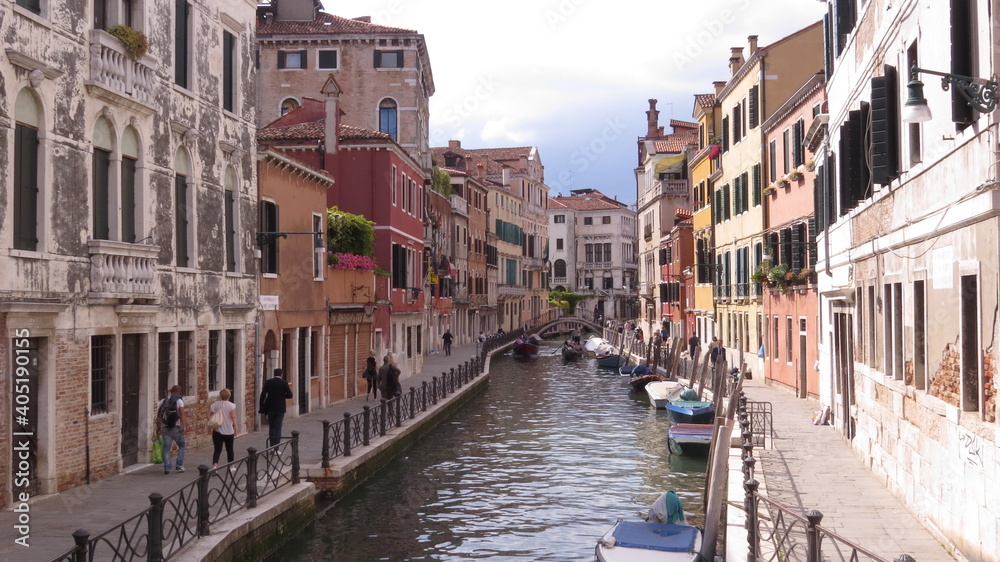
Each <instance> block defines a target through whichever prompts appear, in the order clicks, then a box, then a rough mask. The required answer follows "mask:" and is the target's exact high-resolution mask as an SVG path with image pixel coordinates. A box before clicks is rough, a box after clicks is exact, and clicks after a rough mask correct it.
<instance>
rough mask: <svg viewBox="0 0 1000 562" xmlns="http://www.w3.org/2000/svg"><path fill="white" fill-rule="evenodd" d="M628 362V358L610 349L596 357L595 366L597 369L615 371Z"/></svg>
mask: <svg viewBox="0 0 1000 562" xmlns="http://www.w3.org/2000/svg"><path fill="white" fill-rule="evenodd" d="M627 362H628V358H626V357H625V356H624V355H622V354H621V353H619V352H618V350H617V349H614V348H612V349H611V350H610V352H609V353H607V354H600V355H598V356H597V365H598V366H599V367H607V368H609V369H617V368H618V367H621V366H622V365H624V364H625V363H627Z"/></svg>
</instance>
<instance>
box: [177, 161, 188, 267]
mask: <svg viewBox="0 0 1000 562" xmlns="http://www.w3.org/2000/svg"><path fill="white" fill-rule="evenodd" d="M188 207H189V205H188V186H187V178H185V177H184V176H182V175H180V174H177V176H175V177H174V230H175V231H176V234H177V236H176V239H177V248H176V253H175V257H176V260H177V261H176V264H177V267H188V265H189V264H190V258H191V256H190V253H189V251H188V249H189V247H188V212H189V209H188Z"/></svg>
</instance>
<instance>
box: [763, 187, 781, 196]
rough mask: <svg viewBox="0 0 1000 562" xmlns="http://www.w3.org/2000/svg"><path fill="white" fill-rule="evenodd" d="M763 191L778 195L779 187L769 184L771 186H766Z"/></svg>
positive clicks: (767, 193) (765, 193) (766, 193)
mask: <svg viewBox="0 0 1000 562" xmlns="http://www.w3.org/2000/svg"><path fill="white" fill-rule="evenodd" d="M761 193H763V194H764V195H774V196H777V195H778V188H777V187H775V186H774V185H769V186H767V187H765V188H764V190H763V191H761Z"/></svg>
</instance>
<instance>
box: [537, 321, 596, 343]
mask: <svg viewBox="0 0 1000 562" xmlns="http://www.w3.org/2000/svg"><path fill="white" fill-rule="evenodd" d="M577 328H579V329H580V331H581V332H587V331H588V330H589V331H590V332H593V333H595V334H597V335H600V334H601V326H600V325H598V324H596V323H594V322H591V321H590V320H587V319H585V318H580V317H578V316H564V317H562V318H557V319H555V320H550V321H548V322H543V323H542V324H539V325H538V326H535V327H534V328H532V330H531V331H532V332H534V333H536V334H538V335H540V336H542V337H543V338H547V337H550V336H554V335H557V334H570V333H572V332H573V330H575V329H577ZM584 339H586V338H584Z"/></svg>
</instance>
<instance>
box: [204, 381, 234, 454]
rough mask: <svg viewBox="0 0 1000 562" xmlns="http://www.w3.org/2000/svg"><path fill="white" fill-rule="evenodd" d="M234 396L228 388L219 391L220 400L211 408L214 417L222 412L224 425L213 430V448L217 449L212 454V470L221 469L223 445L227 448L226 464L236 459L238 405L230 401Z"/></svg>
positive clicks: (213, 403)
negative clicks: (234, 451)
mask: <svg viewBox="0 0 1000 562" xmlns="http://www.w3.org/2000/svg"><path fill="white" fill-rule="evenodd" d="M232 395H233V393H232V392H230V391H229V389H228V388H223V389H222V390H220V391H219V399H218V400H216V401H215V402H212V405H211V406H209V410H211V411H212V414H213V415H214V414H215V413H216V412H222V425H220V426H219V427H217V428H216V429H213V430H212V446H213V447H214V448H215V450H214V451H213V452H212V468H218V467H219V457H220V456H222V446H223V445H225V447H226V462H227V463H230V462H233V459H235V458H236V455H234V454H233V441H235V440H236V437H237V435H239V430H238V429H237V426H238V425H239V422H237V421H236V404H233V403H232V402H230V401H229V397H230V396H232ZM233 468H235V467H233Z"/></svg>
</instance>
